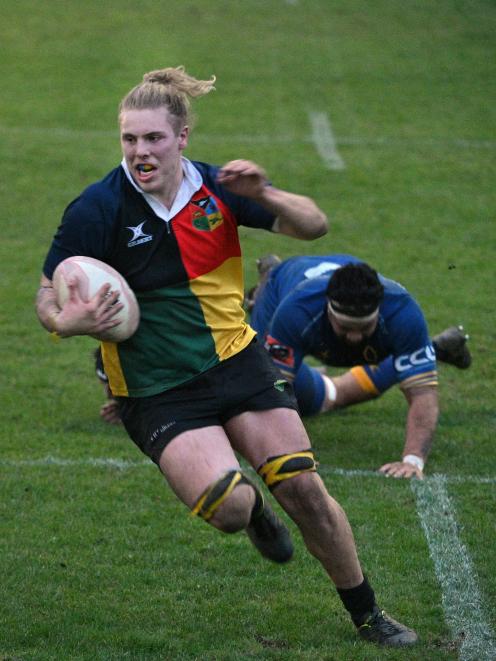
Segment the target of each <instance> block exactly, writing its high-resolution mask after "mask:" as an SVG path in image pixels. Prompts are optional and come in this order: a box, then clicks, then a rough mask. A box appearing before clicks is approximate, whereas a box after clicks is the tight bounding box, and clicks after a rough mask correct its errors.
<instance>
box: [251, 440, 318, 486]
mask: <svg viewBox="0 0 496 661" xmlns="http://www.w3.org/2000/svg"><path fill="white" fill-rule="evenodd" d="M316 470H317V462H316V461H315V458H314V456H313V452H312V450H304V451H302V452H293V453H292V454H282V455H279V456H278V457H269V459H267V461H266V462H265V463H264V464H262V465H261V466H260V468H259V469H258V470H257V473H258V474H259V475H260V477H262V478H263V480H264V482H265V484H266V485H267V486H268V487H269V489H270V491H272V490H273V489H274V488H275V487H276V486H277V485H278V484H279V483H280V482H282V481H283V480H289V478H291V477H295V476H296V475H300V474H301V473H310V472H315V471H316Z"/></svg>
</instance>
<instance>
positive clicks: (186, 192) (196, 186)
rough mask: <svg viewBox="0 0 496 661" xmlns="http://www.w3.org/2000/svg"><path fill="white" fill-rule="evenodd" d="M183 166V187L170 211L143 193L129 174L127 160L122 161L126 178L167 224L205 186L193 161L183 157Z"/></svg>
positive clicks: (148, 194) (151, 196)
mask: <svg viewBox="0 0 496 661" xmlns="http://www.w3.org/2000/svg"><path fill="white" fill-rule="evenodd" d="M181 165H182V168H183V175H184V176H183V178H182V181H181V185H180V186H179V190H178V191H177V193H176V197H175V198H174V202H173V203H172V207H171V208H170V209H168V208H167V207H166V206H165V204H162V202H159V200H157V198H156V197H154V196H153V195H150V193H145V191H143V190H142V189H141V188H140V187H139V186H138V184H137V183H136V182H135V181H134V179H133V177H132V176H131V173H130V172H129V168H128V167H127V163H126V159H124V158H123V159H122V161H121V166H122V169H123V170H124V172H125V173H126V177H127V178H128V179H129V181H130V182H131V184H132V186H134V188H135V189H136V190H137V191H138V193H141V195H143V197H144V198H145V200H146V201H147V202H148V204H149V205H150V206H151V208H152V209H153V212H154V213H155V214H156V215H157V216H158V217H159V218H162V220H165V221H166V222H168V221H169V220H171V218H174V216H175V215H177V214H178V213H179V212H180V211H181V209H184V207H185V206H186V205H187V204H188V202H189V201H190V200H191V198H192V196H193V195H194V194H195V193H196V191H197V190H200V188H201V186H202V184H203V179H202V176H201V174H200V173H199V172H198V170H197V169H196V168H195V167H194V165H193V164H192V163H191V161H189V160H188V159H187V158H185V157H184V156H181Z"/></svg>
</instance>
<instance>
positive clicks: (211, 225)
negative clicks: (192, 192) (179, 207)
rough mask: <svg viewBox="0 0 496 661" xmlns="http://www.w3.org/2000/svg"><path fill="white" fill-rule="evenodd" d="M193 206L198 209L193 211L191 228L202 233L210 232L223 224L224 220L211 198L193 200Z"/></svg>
mask: <svg viewBox="0 0 496 661" xmlns="http://www.w3.org/2000/svg"><path fill="white" fill-rule="evenodd" d="M192 203H193V205H194V206H195V207H198V209H197V210H195V211H193V227H195V228H196V229H197V230H200V231H202V232H212V231H213V230H215V229H217V228H218V227H220V225H222V224H223V222H224V218H223V216H222V214H221V212H220V210H219V207H218V206H217V203H216V201H215V200H214V199H213V198H212V197H202V198H201V199H200V200H193V201H192Z"/></svg>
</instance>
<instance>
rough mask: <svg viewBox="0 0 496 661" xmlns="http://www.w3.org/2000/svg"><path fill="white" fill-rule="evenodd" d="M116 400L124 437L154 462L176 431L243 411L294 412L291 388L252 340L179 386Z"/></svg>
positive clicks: (217, 421)
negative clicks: (155, 392) (279, 410)
mask: <svg viewBox="0 0 496 661" xmlns="http://www.w3.org/2000/svg"><path fill="white" fill-rule="evenodd" d="M118 400H119V404H120V411H121V417H122V422H123V423H124V426H125V428H126V431H127V433H128V434H129V436H130V437H131V439H132V440H133V441H134V442H135V443H136V445H137V446H138V447H139V448H140V450H141V451H142V452H144V454H146V455H148V456H149V457H150V458H151V459H152V460H153V461H154V462H155V463H156V464H158V462H159V459H160V455H161V454H162V451H163V449H164V448H165V446H166V445H167V443H169V442H170V441H171V440H172V439H173V438H174V437H175V436H177V435H178V434H181V433H182V432H185V431H188V430H190V429H199V428H202V427H210V426H212V425H221V426H222V425H224V424H225V423H226V422H227V421H228V420H230V419H231V418H233V417H235V416H236V415H239V414H241V413H244V412H245V411H266V410H268V409H274V408H290V409H295V410H298V404H297V403H296V398H295V396H294V392H293V387H292V386H291V384H289V383H288V382H287V381H285V380H284V379H283V377H282V376H281V373H280V372H279V370H278V369H277V367H276V366H275V365H274V364H273V362H272V359H271V358H270V356H269V354H268V353H267V351H266V350H265V349H264V348H263V347H262V346H261V345H260V344H257V343H256V342H255V341H254V342H252V343H251V344H250V345H249V346H248V347H247V348H246V349H243V351H240V353H238V354H236V355H235V356H233V357H232V358H228V359H227V360H225V361H223V362H222V363H220V364H219V365H216V366H215V367H213V368H212V369H210V370H208V371H207V372H205V373H204V374H202V375H200V376H198V377H197V378H195V379H193V380H192V381H188V382H187V383H185V384H184V385H181V386H178V387H176V388H172V389H170V390H166V391H165V392H163V393H160V394H158V395H153V396H151V397H119V398H118Z"/></svg>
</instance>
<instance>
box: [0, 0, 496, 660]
mask: <svg viewBox="0 0 496 661" xmlns="http://www.w3.org/2000/svg"><path fill="white" fill-rule="evenodd" d="M495 28H496V7H495V5H494V2H492V1H490V0H466V1H464V2H461V1H460V0H439V1H438V2H436V3H433V2H428V1H427V0H421V1H419V2H413V1H407V2H403V3H398V2H394V1H393V0H378V1H377V2H373V3H367V2H364V0H294V2H289V1H284V0H263V1H262V0H250V1H249V2H244V3H241V2H232V1H231V2H228V1H227V0H218V1H217V2H211V1H210V2H206V0H170V1H169V2H164V1H161V0H153V1H152V0H143V1H142V2H140V3H135V2H130V1H129V0H119V2H118V1H117V0H108V1H107V2H104V3H103V2H97V1H96V0H87V1H86V2H84V3H83V2H80V1H76V0H64V1H62V0H50V2H39V1H35V0H31V1H29V0H17V1H16V2H15V3H7V2H5V1H4V2H2V20H1V22H0V44H1V49H2V57H1V58H0V74H1V79H2V93H1V94H0V138H1V139H0V157H1V160H2V163H3V176H2V177H1V178H0V195H1V199H2V236H1V241H0V264H1V267H0V269H1V275H2V278H1V288H2V294H1V301H2V305H1V307H0V322H1V328H2V333H1V334H0V347H1V356H2V370H1V372H0V424H1V426H0V429H1V431H0V450H1V456H0V576H1V577H2V580H1V581H0V660H1V661H7V659H9V661H14V660H15V661H48V660H53V661H66V660H71V661H72V660H78V661H79V660H81V661H83V660H84V661H86V660H90V659H91V660H93V659H94V660H99V661H100V660H101V661H109V660H112V661H114V660H115V661H121V660H124V659H129V660H130V661H141V660H142V661H159V660H160V661H163V660H164V659H202V660H203V659H205V660H211V661H214V660H215V661H217V660H226V661H227V660H229V661H231V660H236V661H238V660H244V659H290V660H292V659H294V660H300V659H303V660H308V661H310V660H312V661H315V660H317V661H320V660H329V661H331V660H332V661H334V660H337V661H362V660H365V659H367V660H369V659H379V658H381V659H383V658H384V659H403V658H406V657H407V656H408V658H409V659H418V660H419V661H420V660H422V661H425V659H428V660H429V661H431V660H432V661H436V660H437V659H457V658H459V654H458V650H459V647H460V643H461V641H460V640H459V639H456V638H454V637H453V635H452V633H451V631H450V629H449V627H448V625H447V623H446V622H445V619H444V615H443V607H442V591H441V587H440V585H439V583H438V581H437V578H436V574H435V571H434V565H433V561H432V559H431V558H430V556H429V549H428V545H427V541H426V539H425V537H424V534H423V531H422V528H421V525H420V523H419V519H418V516H417V512H416V503H415V497H414V494H413V492H412V490H411V488H410V485H409V483H407V482H396V481H393V482H392V481H389V480H385V479H383V478H380V477H377V476H375V475H372V474H371V473H365V474H364V475H356V476H353V474H352V473H350V472H348V473H339V472H336V470H335V469H344V470H346V471H353V470H355V469H358V470H362V471H371V470H374V469H375V468H377V467H378V466H380V465H381V464H382V463H384V462H385V461H388V460H392V459H396V458H398V457H399V455H400V452H401V448H402V443H403V433H404V415H405V403H404V401H403V398H402V396H401V394H400V393H399V392H391V393H388V394H387V395H386V396H384V397H383V398H382V399H381V400H380V401H378V402H373V403H369V404H367V405H363V406H360V407H356V408H354V409H350V410H348V411H344V412H340V413H338V414H335V415H333V416H328V417H322V418H314V419H311V420H308V421H307V427H308V430H309V432H310V435H311V437H312V440H313V443H314V446H315V448H316V450H317V453H318V456H319V460H320V462H321V466H322V474H323V476H324V479H325V481H326V484H327V486H328V487H329V490H330V491H331V493H333V495H335V496H336V497H337V499H338V500H339V501H340V502H341V503H342V504H343V506H344V507H345V509H346V511H347V512H348V514H349V517H350V520H351V522H352V525H353V527H354V531H355V536H356V538H357V542H358V546H359V551H360V556H361V559H362V561H363V564H364V567H365V569H366V571H367V572H368V574H369V576H370V578H371V581H372V583H373V585H374V587H375V589H376V591H377V593H378V596H379V600H380V603H381V604H382V605H384V607H385V608H387V609H388V610H389V611H391V613H392V614H393V615H394V616H395V617H397V618H399V619H403V620H405V621H406V622H408V624H411V625H412V626H414V627H415V628H416V629H417V630H418V632H419V634H420V637H421V642H420V644H419V645H418V647H417V648H415V649H414V650H411V651H409V652H406V653H405V652H404V651H394V650H393V651H391V650H381V651H378V650H376V649H374V648H371V647H370V646H367V645H365V644H364V643H361V642H359V641H357V639H356V637H355V634H354V632H353V629H352V627H351V625H350V623H349V621H348V618H347V616H346V614H345V613H344V612H343V609H342V607H341V606H340V603H339V601H338V599H337V597H336V595H335V593H334V591H333V589H332V588H331V587H330V585H328V582H327V580H326V578H325V576H324V574H323V572H322V570H321V569H320V567H319V566H318V564H317V563H316V562H315V561H314V560H313V559H312V558H310V557H309V555H308V554H307V553H306V552H305V551H304V548H303V545H302V543H301V540H300V539H299V537H298V535H297V532H296V531H295V530H294V528H293V532H294V533H295V540H296V545H297V553H296V558H295V561H294V562H292V563H291V564H290V565H289V566H288V567H275V566H273V565H271V564H270V563H267V562H265V561H263V560H261V559H260V558H259V556H258V555H257V554H256V552H255V551H254V550H253V549H252V547H251V546H250V544H249V542H248V541H247V539H246V538H245V537H243V536H242V535H236V536H231V537H228V536H225V535H221V534H219V533H216V532H214V531H213V530H211V529H209V528H208V526H206V525H205V524H202V523H201V522H199V521H196V520H191V519H190V518H188V517H187V516H186V511H185V509H184V508H183V507H182V506H181V504H180V503H178V502H177V501H176V500H175V499H174V497H173V496H172V494H171V493H170V492H169V491H168V490H167V488H166V487H165V486H164V485H163V482H162V480H161V478H160V476H159V473H158V471H156V469H154V468H153V467H152V466H148V465H147V464H142V463H141V462H142V456H141V455H140V454H139V452H138V450H136V449H135V448H134V446H132V444H131V443H130V441H128V440H127V438H126V436H125V434H124V432H123V431H122V430H121V429H119V428H109V427H106V426H105V425H104V424H103V423H101V422H100V420H99V418H98V407H99V405H100V403H101V402H102V401H103V394H102V392H101V389H100V386H99V385H98V384H97V383H96V382H95V378H94V374H93V367H92V363H91V351H92V349H93V347H94V343H93V342H92V341H91V340H89V339H88V338H74V339H71V340H69V341H63V342H61V343H59V344H54V343H53V342H51V341H50V340H49V338H48V337H47V335H46V334H45V333H44V331H43V330H42V329H41V327H39V325H38V323H37V321H36V318H35V315H34V310H33V299H34V295H35V292H36V288H37V284H38V280H39V275H40V271H41V266H42V262H43V259H44V256H45V254H46V251H47V248H48V245H49V243H50V241H51V237H52V235H53V233H54V231H55V228H56V226H57V224H58V222H59V219H60V217H61V214H62V211H63V209H64V207H65V205H66V204H67V203H68V202H69V201H70V200H71V199H73V197H75V196H76V195H77V194H78V193H79V192H80V191H81V190H82V188H84V187H85V186H86V185H87V184H89V183H91V182H93V181H94V180H96V179H98V178H100V177H101V176H103V175H105V174H106V173H107V172H108V170H110V169H111V168H112V167H114V165H115V164H117V163H118V161H119V158H120V153H119V145H118V140H117V131H116V112H117V104H118V102H119V100H120V98H121V97H122V96H123V95H124V94H125V92H127V90H128V89H129V88H130V87H131V86H132V85H134V84H136V83H137V82H139V80H140V79H141V76H142V74H143V73H144V72H145V71H148V70H150V69H154V68H158V67H162V66H176V65H179V64H184V65H186V67H187V69H188V70H189V71H190V72H191V73H192V74H193V75H196V76H198V77H205V78H206V77H209V76H210V75H211V74H212V73H215V74H216V75H217V91H216V92H214V93H212V94H210V95H209V96H207V97H205V98H203V99H200V100H198V102H197V103H196V104H195V109H196V112H197V115H198V120H197V126H196V129H195V131H194V132H193V135H192V137H191V142H190V147H189V148H188V150H187V156H189V157H191V158H195V159H198V160H206V161H209V162H212V163H219V164H220V163H223V162H225V161H227V160H229V159H232V158H238V157H246V158H251V159H254V160H257V161H259V162H260V163H261V164H263V165H264V167H266V169H267V172H268V175H269V177H270V178H271V180H272V181H273V182H274V183H275V184H276V185H279V186H282V187H287V188H289V189H291V190H293V191H295V192H300V193H303V194H308V195H310V196H312V197H314V198H315V199H316V200H317V202H318V203H319V204H320V205H321V207H322V208H323V209H325V211H326V212H327V213H328V215H329V218H330V231H329V233H328V235H327V236H326V237H323V238H322V239H320V240H319V241H316V242H311V243H301V242H297V241H294V240H290V239H288V238H283V237H277V236H271V235H268V234H267V233H262V232H256V231H252V230H248V229H242V230H241V236H242V242H243V248H244V253H245V257H246V262H245V270H246V281H247V283H248V284H252V283H253V282H254V279H255V261H254V260H255V258H256V257H258V256H260V255H261V254H264V253H267V252H276V253H278V254H280V255H281V256H283V257H287V256H290V255H295V254H298V253H302V252H309V253H313V254H319V253H329V252H351V253H354V254H356V255H358V256H360V257H361V258H363V259H365V260H368V261H370V262H371V263H372V265H373V266H375V267H376V268H378V269H379V270H380V271H381V272H383V273H384V274H385V275H387V276H389V277H393V278H394V279H396V280H399V281H400V282H402V283H403V284H404V285H405V286H407V287H408V288H409V290H410V291H411V292H412V293H413V294H414V295H415V296H416V298H417V300H418V301H419V302H420V304H421V306H422V308H423V309H424V311H425V314H426V317H427V320H428V323H429V326H430V329H431V331H432V333H435V332H438V331H439V330H441V329H442V328H443V327H445V326H448V325H451V324H454V323H463V324H464V325H465V327H466V329H467V331H468V332H469V333H470V335H471V340H470V342H471V347H472V353H473V357H474V364H473V367H472V368H471V369H470V370H468V371H467V372H459V371H457V370H455V369H453V368H450V367H448V366H441V369H440V396H441V417H440V424H439V429H438V432H437V435H436V440H435V443H434V446H433V450H432V455H431V458H430V460H429V462H428V465H427V475H432V474H434V473H441V474H443V475H446V476H447V477H448V489H449V495H450V498H451V502H452V503H453V506H454V508H455V516H456V520H457V521H458V525H459V531H458V532H459V536H460V539H461V541H462V543H463V544H464V546H465V548H466V550H467V553H468V554H469V557H470V559H471V561H472V563H473V567H474V573H475V576H476V578H477V581H478V586H479V589H480V592H481V595H482V599H483V607H484V615H485V616H487V618H488V620H489V621H490V622H493V623H494V621H496V578H495V575H496V572H495V559H494V533H495V518H496V517H495V478H496V456H495V450H494V435H495V414H494V385H495V384H494V381H495V379H494V375H495V374H496V364H495V358H494V342H495V332H494V291H493V290H494V276H495V269H494V266H493V261H494V249H495V246H496V241H495V238H496V237H495V211H496V195H495V187H494V181H495V174H496V167H495V156H496V135H495V126H496V103H495V101H496V98H495V96H496V94H495V83H494V81H495V79H496V57H495V55H496V52H495V51H496V42H495V40H494V33H495ZM311 112H322V113H327V115H328V117H329V118H330V121H331V123H332V128H333V131H334V134H335V137H336V143H337V148H338V150H339V153H340V155H341V157H342V158H343V160H344V162H345V164H346V168H345V169H344V170H341V171H330V170H327V169H325V167H323V165H322V163H321V161H320V158H319V156H318V154H317V151H316V148H315V145H314V144H313V143H312V140H311V127H310V121H309V113H311ZM47 457H53V458H55V459H56V460H58V461H59V462H60V461H66V462H68V463H62V464H60V463H48V462H47V461H46V458H47ZM99 458H101V459H109V458H111V459H115V460H121V461H123V462H136V465H133V466H132V467H128V468H122V469H119V468H117V467H116V468H111V467H104V466H99V465H95V464H93V463H91V461H92V460H95V459H99ZM33 460H40V463H39V464H35V465H32V464H30V463H29V462H31V461H33ZM480 478H484V479H485V480H486V481H485V482H484V481H482V482H481V481H480ZM477 480H479V481H477ZM453 571H457V568H453ZM493 634H494V624H493ZM477 661H479V660H477Z"/></svg>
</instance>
